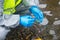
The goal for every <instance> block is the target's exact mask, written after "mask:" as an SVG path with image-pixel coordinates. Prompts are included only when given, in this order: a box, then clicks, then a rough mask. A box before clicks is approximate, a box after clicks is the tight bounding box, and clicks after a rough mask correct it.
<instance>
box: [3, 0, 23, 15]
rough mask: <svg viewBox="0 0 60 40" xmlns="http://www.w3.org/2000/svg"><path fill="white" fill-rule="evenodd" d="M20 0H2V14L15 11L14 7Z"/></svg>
mask: <svg viewBox="0 0 60 40" xmlns="http://www.w3.org/2000/svg"><path fill="white" fill-rule="evenodd" d="M21 1H22V0H4V3H3V6H4V12H3V14H8V15H10V14H13V13H15V11H16V10H15V7H16V6H17V5H18V4H19V3H21Z"/></svg>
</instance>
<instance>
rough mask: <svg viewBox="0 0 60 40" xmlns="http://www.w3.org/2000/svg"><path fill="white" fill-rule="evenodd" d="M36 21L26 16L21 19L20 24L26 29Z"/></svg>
mask: <svg viewBox="0 0 60 40" xmlns="http://www.w3.org/2000/svg"><path fill="white" fill-rule="evenodd" d="M34 21H35V19H34V18H32V16H30V15H25V16H21V17H20V24H21V25H23V26H24V27H31V26H32V25H33V23H34Z"/></svg>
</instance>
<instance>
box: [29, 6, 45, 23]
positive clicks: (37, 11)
mask: <svg viewBox="0 0 60 40" xmlns="http://www.w3.org/2000/svg"><path fill="white" fill-rule="evenodd" d="M29 11H30V12H31V13H32V14H33V15H34V16H35V18H36V19H37V20H38V21H39V22H40V23H41V22H42V21H43V18H44V16H43V12H42V11H41V10H40V9H39V8H38V7H37V6H31V7H30V9H29Z"/></svg>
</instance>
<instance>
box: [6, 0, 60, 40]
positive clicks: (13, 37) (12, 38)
mask: <svg viewBox="0 0 60 40" xmlns="http://www.w3.org/2000/svg"><path fill="white" fill-rule="evenodd" d="M59 1H60V0H40V3H41V4H47V7H46V8H45V9H42V11H51V14H52V16H49V15H46V14H44V16H45V18H47V20H48V21H45V20H46V19H45V20H44V21H45V22H43V24H45V23H47V22H48V23H47V24H46V25H45V26H40V25H38V24H37V25H34V26H33V27H31V28H23V27H22V26H20V27H17V28H15V29H12V31H11V32H9V34H8V35H7V38H6V40H31V39H34V38H37V37H40V38H42V39H43V40H53V38H54V37H53V35H51V34H50V33H49V31H50V30H54V31H55V35H56V39H55V40H60V22H59V24H58V25H54V22H55V21H58V20H60V5H59V4H58V2H59ZM55 23H58V22H55ZM42 30H43V31H42ZM28 35H31V36H29V38H28V39H26V37H27V36H28ZM38 35H39V36H38Z"/></svg>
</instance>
